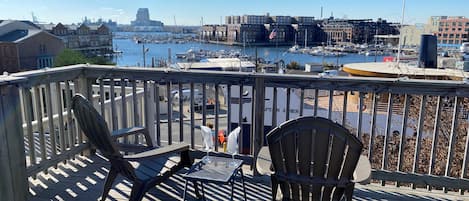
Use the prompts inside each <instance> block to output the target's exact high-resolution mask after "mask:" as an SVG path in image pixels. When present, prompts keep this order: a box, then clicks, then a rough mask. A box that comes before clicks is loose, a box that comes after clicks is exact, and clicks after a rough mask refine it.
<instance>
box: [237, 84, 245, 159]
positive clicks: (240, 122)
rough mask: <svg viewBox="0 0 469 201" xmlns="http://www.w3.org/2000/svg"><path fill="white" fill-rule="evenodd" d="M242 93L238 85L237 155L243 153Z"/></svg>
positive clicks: (241, 85)
mask: <svg viewBox="0 0 469 201" xmlns="http://www.w3.org/2000/svg"><path fill="white" fill-rule="evenodd" d="M243 92H244V85H243V84H240V85H239V96H238V97H239V107H238V109H239V111H238V126H240V127H241V132H239V137H238V143H239V153H243V147H244V134H243V119H244V118H243V102H244V101H243Z"/></svg>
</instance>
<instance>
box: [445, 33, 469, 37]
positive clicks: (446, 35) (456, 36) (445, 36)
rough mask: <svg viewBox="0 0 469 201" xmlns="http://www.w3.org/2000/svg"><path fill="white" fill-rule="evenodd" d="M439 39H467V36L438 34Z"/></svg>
mask: <svg viewBox="0 0 469 201" xmlns="http://www.w3.org/2000/svg"><path fill="white" fill-rule="evenodd" d="M438 37H443V38H448V37H449V38H467V34H441V33H440V34H438Z"/></svg>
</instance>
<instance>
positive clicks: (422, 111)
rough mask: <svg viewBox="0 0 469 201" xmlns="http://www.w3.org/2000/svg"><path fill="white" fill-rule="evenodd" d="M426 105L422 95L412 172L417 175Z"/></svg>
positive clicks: (413, 186)
mask: <svg viewBox="0 0 469 201" xmlns="http://www.w3.org/2000/svg"><path fill="white" fill-rule="evenodd" d="M426 104H427V96H425V95H422V98H421V100H420V113H419V121H418V125H417V139H416V140H415V152H414V165H413V167H412V172H413V173H417V171H418V168H419V161H420V148H421V147H422V135H423V128H424V123H425V122H424V121H425V113H426V107H425V106H426ZM412 188H413V189H415V188H416V186H415V184H412Z"/></svg>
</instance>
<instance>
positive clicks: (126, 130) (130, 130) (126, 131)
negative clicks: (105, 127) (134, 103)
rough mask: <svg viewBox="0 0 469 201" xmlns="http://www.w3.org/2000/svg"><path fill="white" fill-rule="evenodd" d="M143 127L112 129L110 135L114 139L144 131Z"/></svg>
mask: <svg viewBox="0 0 469 201" xmlns="http://www.w3.org/2000/svg"><path fill="white" fill-rule="evenodd" d="M145 129H146V128H145V127H131V128H123V129H119V130H115V131H112V133H111V137H112V138H114V139H117V138H121V137H125V136H129V135H135V134H141V133H144V132H145Z"/></svg>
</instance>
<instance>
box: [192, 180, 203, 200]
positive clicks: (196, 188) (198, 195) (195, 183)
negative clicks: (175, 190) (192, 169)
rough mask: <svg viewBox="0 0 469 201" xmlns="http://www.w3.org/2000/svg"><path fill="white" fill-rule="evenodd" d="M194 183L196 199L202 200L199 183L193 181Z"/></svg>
mask: <svg viewBox="0 0 469 201" xmlns="http://www.w3.org/2000/svg"><path fill="white" fill-rule="evenodd" d="M192 183H193V184H194V191H195V197H196V198H197V199H200V198H201V196H200V192H199V184H198V183H197V181H192Z"/></svg>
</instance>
